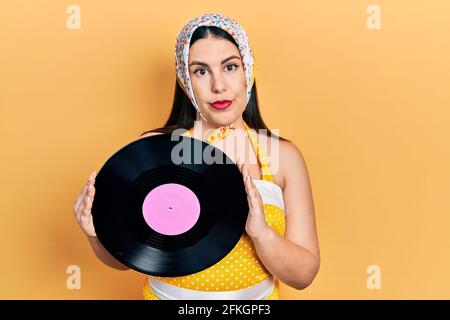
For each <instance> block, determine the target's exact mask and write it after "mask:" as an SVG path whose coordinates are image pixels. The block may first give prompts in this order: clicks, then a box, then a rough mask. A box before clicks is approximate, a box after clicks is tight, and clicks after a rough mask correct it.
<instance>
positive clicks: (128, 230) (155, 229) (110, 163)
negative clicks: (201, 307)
mask: <svg viewBox="0 0 450 320" xmlns="http://www.w3.org/2000/svg"><path fill="white" fill-rule="evenodd" d="M175 137H176V139H173V136H172V135H171V134H161V135H155V136H150V137H145V138H141V139H139V140H136V141H134V142H131V143H129V144H128V145H126V146H124V147H123V148H121V149H120V150H119V151H117V152H116V153H115V154H113V155H112V156H111V157H110V158H109V159H108V160H107V161H106V162H105V164H104V165H103V166H102V168H101V170H99V172H98V174H97V177H96V182H95V187H96V195H95V197H94V202H93V206H92V215H93V219H94V227H95V230H96V233H97V236H98V238H99V240H100V242H101V243H102V244H103V246H104V247H105V248H106V249H107V250H108V251H109V252H110V253H111V255H112V256H114V257H115V258H116V259H117V260H119V261H120V262H122V263H123V264H125V265H127V266H128V267H130V268H132V269H134V270H137V271H139V272H142V273H146V274H150V275H157V276H166V277H168V276H181V275H187V274H192V273H195V272H198V271H201V270H203V269H206V268H208V267H210V266H212V265H214V264H215V263H217V262H218V261H220V260H221V259H222V258H223V257H225V256H226V255H227V254H228V253H229V252H230V251H231V250H232V249H233V247H234V246H235V245H236V243H237V242H238V241H239V239H240V237H241V236H242V234H243V232H244V230H245V223H246V219H247V214H248V210H249V208H248V203H247V195H246V192H245V187H244V184H243V181H242V175H241V173H240V171H239V169H238V168H237V166H236V165H235V164H234V163H233V161H231V159H230V158H228V157H227V155H226V154H225V153H223V152H222V151H221V150H220V149H218V148H215V147H213V146H212V145H210V144H208V143H206V142H204V141H200V140H197V139H194V138H190V137H183V136H175ZM174 150H177V151H178V150H181V151H180V152H178V155H179V156H181V157H183V159H185V160H186V159H187V161H184V162H183V163H179V161H178V160H177V161H173V160H174V159H175V158H174V156H176V155H177V153H173V151H174ZM211 150H212V152H211V155H213V157H214V159H219V162H218V163H210V164H207V163H205V162H204V161H202V162H201V163H198V156H199V152H201V155H203V154H204V152H206V151H211ZM194 160H195V161H194ZM174 162H175V163H174ZM176 163H178V164H176ZM208 163H209V162H208Z"/></svg>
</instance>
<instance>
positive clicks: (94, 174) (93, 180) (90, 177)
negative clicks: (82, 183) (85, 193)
mask: <svg viewBox="0 0 450 320" xmlns="http://www.w3.org/2000/svg"><path fill="white" fill-rule="evenodd" d="M96 177H97V171H94V172H92V173H91V175H90V176H89V182H90V183H92V184H94V183H95V178H96Z"/></svg>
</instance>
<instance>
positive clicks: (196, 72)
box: [194, 69, 206, 75]
mask: <svg viewBox="0 0 450 320" xmlns="http://www.w3.org/2000/svg"><path fill="white" fill-rule="evenodd" d="M199 71H206V70H205V69H197V70H195V71H194V73H195V74H199V73H198V72H199ZM201 75H204V73H201Z"/></svg>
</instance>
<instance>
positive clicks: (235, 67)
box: [227, 64, 238, 71]
mask: <svg viewBox="0 0 450 320" xmlns="http://www.w3.org/2000/svg"><path fill="white" fill-rule="evenodd" d="M229 67H234V68H231V69H230V68H229ZM237 67H238V65H237V64H229V65H227V70H228V71H233V70H234V69H237Z"/></svg>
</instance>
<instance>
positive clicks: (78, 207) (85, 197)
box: [73, 171, 97, 237]
mask: <svg viewBox="0 0 450 320" xmlns="http://www.w3.org/2000/svg"><path fill="white" fill-rule="evenodd" d="M96 175H97V173H96V172H95V171H94V172H92V174H91V175H90V176H89V179H88V181H87V183H86V185H85V186H84V187H83V189H82V190H81V192H80V194H79V195H78V197H77V198H76V200H75V203H74V205H73V214H74V215H75V218H76V219H77V222H78V224H79V225H80V227H81V230H83V232H84V233H85V234H86V235H87V236H89V237H95V236H97V235H96V233H95V229H94V221H93V219H92V214H91V208H92V202H93V201H94V195H95V187H94V183H95V176H96Z"/></svg>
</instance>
